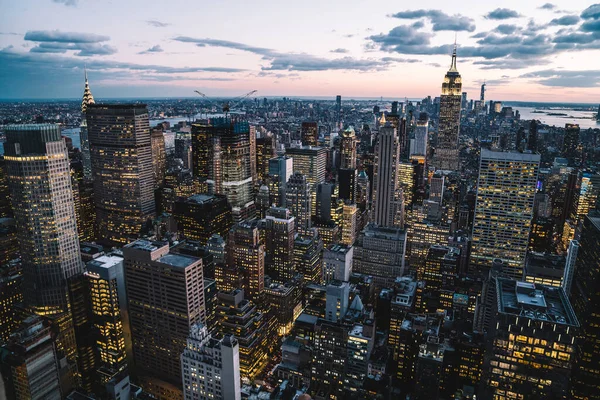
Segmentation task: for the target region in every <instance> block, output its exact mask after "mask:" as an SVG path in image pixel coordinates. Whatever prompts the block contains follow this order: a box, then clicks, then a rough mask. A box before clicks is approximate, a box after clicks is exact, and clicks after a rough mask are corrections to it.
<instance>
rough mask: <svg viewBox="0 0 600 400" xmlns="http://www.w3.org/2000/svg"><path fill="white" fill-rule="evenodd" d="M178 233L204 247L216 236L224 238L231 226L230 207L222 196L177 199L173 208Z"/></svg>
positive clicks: (194, 196) (197, 195) (205, 195)
mask: <svg viewBox="0 0 600 400" xmlns="http://www.w3.org/2000/svg"><path fill="white" fill-rule="evenodd" d="M173 216H174V217H175V220H176V221H177V229H178V231H179V232H180V233H181V234H182V235H183V236H184V237H185V238H188V239H193V240H198V241H200V243H201V244H203V245H205V244H206V242H207V241H208V239H209V238H210V237H211V236H212V235H214V234H218V235H220V236H222V237H226V236H227V233H228V232H229V229H230V228H231V225H232V217H231V207H230V206H229V204H227V198H226V197H225V196H223V195H219V194H216V195H207V194H195V195H193V196H190V197H188V198H187V199H185V198H179V200H177V202H175V204H174V207H173Z"/></svg>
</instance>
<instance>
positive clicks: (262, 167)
mask: <svg viewBox="0 0 600 400" xmlns="http://www.w3.org/2000/svg"><path fill="white" fill-rule="evenodd" d="M273 157H275V136H273V135H265V136H263V137H259V138H257V139H256V175H257V179H258V180H259V181H261V182H263V183H265V182H266V179H267V176H268V175H269V160H270V159H271V158H273Z"/></svg>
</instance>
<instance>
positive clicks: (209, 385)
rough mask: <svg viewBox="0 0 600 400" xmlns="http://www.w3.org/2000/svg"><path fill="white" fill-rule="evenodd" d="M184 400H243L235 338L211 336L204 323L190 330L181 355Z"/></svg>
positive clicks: (238, 350)
mask: <svg viewBox="0 0 600 400" xmlns="http://www.w3.org/2000/svg"><path fill="white" fill-rule="evenodd" d="M181 378H182V381H183V398H184V400H204V399H214V400H240V399H241V398H242V390H241V379H240V348H239V344H238V341H237V340H236V338H235V336H233V335H229V334H228V335H225V336H224V337H223V338H221V339H217V338H214V337H212V336H211V334H210V333H209V331H208V329H207V328H206V326H205V325H203V324H202V323H196V324H194V325H192V327H191V328H190V334H189V336H188V339H187V344H186V346H185V349H184V350H183V353H182V354H181Z"/></svg>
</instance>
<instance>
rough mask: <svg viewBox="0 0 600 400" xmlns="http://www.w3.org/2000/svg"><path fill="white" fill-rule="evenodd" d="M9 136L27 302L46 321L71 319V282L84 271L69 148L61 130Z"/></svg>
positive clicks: (31, 129) (16, 128) (29, 129)
mask: <svg viewBox="0 0 600 400" xmlns="http://www.w3.org/2000/svg"><path fill="white" fill-rule="evenodd" d="M5 132H6V142H5V143H4V152H5V156H4V159H5V162H6V172H7V181H8V187H9V190H10V196H11V201H12V208H13V210H14V216H15V221H16V224H17V237H18V240H19V245H20V250H21V261H22V264H23V294H24V297H25V302H26V304H27V305H28V306H29V307H30V308H31V309H32V310H33V311H35V312H36V313H39V314H42V315H52V314H61V313H66V312H68V309H69V306H68V304H67V280H68V279H69V278H71V277H73V276H76V275H79V274H81V272H82V271H83V269H82V266H83V265H82V262H81V255H80V252H79V238H78V235H77V225H76V218H75V208H74V204H73V192H72V190H71V177H70V175H69V174H70V172H69V156H68V154H67V146H66V145H65V141H64V140H63V139H62V137H61V136H60V127H59V126H58V125H9V126H7V127H6V128H5Z"/></svg>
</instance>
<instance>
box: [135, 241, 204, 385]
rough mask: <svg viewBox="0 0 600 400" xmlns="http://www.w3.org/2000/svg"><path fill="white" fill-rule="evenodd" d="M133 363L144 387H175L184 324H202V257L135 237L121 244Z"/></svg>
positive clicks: (178, 379) (185, 331)
mask: <svg viewBox="0 0 600 400" xmlns="http://www.w3.org/2000/svg"><path fill="white" fill-rule="evenodd" d="M123 256H124V257H125V278H126V282H127V300H128V302H129V321H130V324H131V335H132V342H133V356H134V360H135V367H136V371H137V373H138V376H140V380H141V383H142V386H145V387H144V389H145V390H148V391H150V392H153V393H157V391H161V390H164V389H162V388H164V387H168V385H167V386H165V385H164V384H163V383H162V382H161V381H166V382H168V384H170V385H176V387H180V385H181V363H180V358H179V356H180V354H181V353H182V352H183V349H184V348H185V346H186V341H187V337H188V334H189V331H190V328H191V326H192V325H193V324H195V323H197V322H204V321H205V319H206V309H205V303H204V280H203V273H202V260H201V259H200V258H196V257H192V256H186V255H183V254H171V253H169V244H168V243H162V242H149V241H147V240H137V241H135V242H133V243H130V244H128V245H127V246H125V247H124V248H123Z"/></svg>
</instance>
